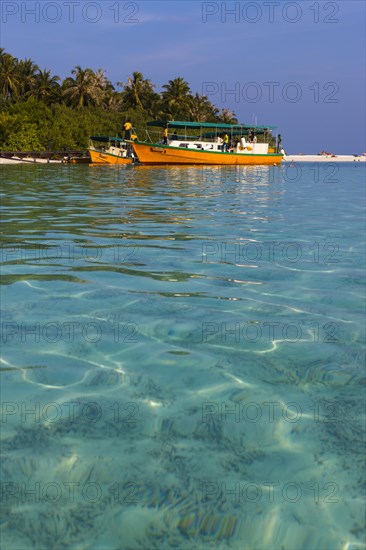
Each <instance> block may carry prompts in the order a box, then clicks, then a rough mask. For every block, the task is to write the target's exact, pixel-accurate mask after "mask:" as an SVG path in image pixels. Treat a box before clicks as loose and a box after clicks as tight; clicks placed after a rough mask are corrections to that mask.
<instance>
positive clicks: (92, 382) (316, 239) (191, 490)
mask: <svg viewBox="0 0 366 550" xmlns="http://www.w3.org/2000/svg"><path fill="white" fill-rule="evenodd" d="M0 174H1V176H0V177H1V181H2V220H3V228H2V246H1V255H2V261H3V267H2V273H3V276H2V287H1V289H2V293H1V310H2V325H1V327H2V334H1V336H2V353H1V400H2V404H1V412H2V417H1V421H2V423H1V435H2V469H1V489H2V512H1V513H2V518H1V524H2V535H1V547H2V548H3V549H7V550H8V549H9V550H10V549H14V550H20V549H29V548H34V549H37V550H38V549H47V550H49V549H66V548H67V549H69V548H70V549H98V550H99V549H100V550H102V549H103V550H106V549H108V550H109V549H113V550H114V549H115V550H117V549H152V548H159V549H170V548H179V549H184V550H187V549H208V548H210V549H211V548H219V549H223V548H233V549H251V550H252V549H258V550H272V549H285V550H297V549H298V550H302V549H309V550H313V549H324V550H328V549H332V550H333V549H344V550H346V549H347V550H358V549H364V548H365V538H364V533H365V523H364V517H365V506H364V489H365V477H364V474H365V467H364V452H365V447H364V442H365V371H364V367H365V363H364V355H363V350H364V328H365V326H364V321H365V317H364V313H365V311H364V286H363V285H364V281H363V277H364V268H365V265H364V247H365V223H364V222H365V217H364V216H365V213H364V204H365V200H364V199H365V197H364V191H365V189H364V180H365V169H364V167H363V166H361V165H354V164H344V165H343V164H338V165H332V164H329V165H316V164H308V165H306V164H302V165H301V164H300V165H294V166H288V167H286V166H285V167H273V168H264V167H260V168H259V167H258V168H245V167H243V168H240V169H236V168H225V169H223V168H216V167H214V168H212V167H204V168H202V167H201V168H199V167H183V168H177V167H159V168H155V167H152V168H148V167H120V168H118V167H104V166H103V167H99V168H98V167H89V166H63V165H62V166H61V165H58V166H47V165H42V166H40V165H35V166H30V165H24V166H23V165H18V166H1V172H0Z"/></svg>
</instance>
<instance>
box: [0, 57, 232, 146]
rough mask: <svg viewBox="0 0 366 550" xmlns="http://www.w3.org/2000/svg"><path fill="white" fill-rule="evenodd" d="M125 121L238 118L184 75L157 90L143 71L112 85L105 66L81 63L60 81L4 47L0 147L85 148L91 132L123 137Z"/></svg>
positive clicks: (0, 71) (139, 125)
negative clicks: (195, 89) (193, 88)
mask: <svg viewBox="0 0 366 550" xmlns="http://www.w3.org/2000/svg"><path fill="white" fill-rule="evenodd" d="M127 119H130V120H131V121H132V122H133V125H134V127H135V128H136V129H137V130H139V129H141V130H142V129H143V128H144V127H145V123H146V122H147V121H148V120H151V119H155V120H157V119H159V120H187V121H199V122H227V123H236V122H237V119H236V117H235V114H234V113H233V112H232V111H230V110H228V109H223V110H221V111H220V110H219V109H218V108H217V107H216V106H215V105H214V104H213V103H211V101H210V100H209V99H208V97H206V96H203V95H200V94H198V93H194V92H192V91H191V88H190V86H189V84H188V82H187V81H186V80H185V79H184V78H182V77H177V78H174V79H172V80H169V81H168V82H167V83H166V84H163V85H162V87H161V92H157V91H156V85H155V84H153V83H152V82H151V81H150V80H149V79H147V78H145V77H144V75H143V74H142V73H141V72H138V71H136V72H133V73H132V75H131V76H128V77H127V79H126V80H125V81H119V82H116V86H114V85H113V84H112V82H111V81H110V80H108V78H107V76H106V74H105V71H104V70H103V69H98V70H97V71H94V70H92V69H91V68H89V67H87V68H82V67H81V66H79V65H77V66H75V67H74V68H73V69H72V71H71V76H69V77H67V78H65V79H64V80H61V78H60V77H59V76H58V75H54V74H52V73H51V71H50V70H47V69H41V68H40V67H39V66H38V65H37V64H36V63H35V62H34V61H32V60H31V59H24V60H19V59H17V58H16V57H13V56H12V55H11V54H9V53H7V52H6V51H5V50H4V49H2V48H0V150H2V151H36V150H53V151H56V150H57V151H61V150H68V149H78V150H80V149H85V148H86V147H87V144H88V140H89V136H91V135H102V134H104V135H106V134H107V135H114V136H118V135H122V133H121V132H122V126H123V122H124V121H125V120H127ZM142 137H145V136H142Z"/></svg>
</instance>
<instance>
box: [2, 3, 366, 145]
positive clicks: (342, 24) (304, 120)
mask: <svg viewBox="0 0 366 550" xmlns="http://www.w3.org/2000/svg"><path fill="white" fill-rule="evenodd" d="M0 24H1V28H0V31H1V33H0V42H1V47H3V48H5V49H6V51H8V52H9V53H11V54H12V55H14V56H16V57H18V58H19V59H24V58H31V59H33V61H35V62H36V63H37V64H38V65H40V67H41V68H47V69H50V70H51V71H52V73H53V74H58V75H59V76H60V77H61V78H65V77H66V76H69V75H70V73H71V70H72V69H73V67H74V66H76V65H81V66H82V67H83V68H84V67H91V68H93V69H94V70H96V69H98V68H103V69H105V70H106V74H107V76H108V78H109V79H110V80H111V81H112V82H113V84H116V82H118V81H122V82H123V81H126V80H127V77H128V76H129V75H130V74H131V73H132V72H133V71H141V72H142V73H143V74H144V75H145V77H146V78H149V79H150V80H151V81H152V82H153V83H155V84H156V85H157V88H156V89H157V91H159V90H160V89H161V86H162V85H163V84H165V83H166V82H167V81H168V80H169V79H172V78H175V77H177V76H182V77H184V78H185V79H186V80H187V81H188V82H189V84H190V86H191V89H192V91H193V92H199V93H205V94H206V95H208V97H209V99H210V100H211V101H212V102H213V103H215V104H216V105H217V106H218V107H220V108H229V109H231V110H233V111H234V112H235V113H236V115H237V117H238V118H239V121H240V122H244V123H253V122H254V121H256V122H257V124H269V125H275V126H278V127H279V129H280V132H281V133H282V136H283V143H284V146H285V149H286V150H287V151H288V152H290V153H300V152H303V153H317V152H319V151H320V150H323V149H324V150H327V151H332V152H334V153H348V154H352V153H363V152H364V151H365V150H366V145H365V49H366V48H365V2H364V1H363V0H359V1H358V0H340V1H338V2H330V1H318V2H317V1H314V0H312V1H310V2H308V1H306V0H301V1H297V2H287V1H282V0H277V1H276V0H273V1H271V0H268V1H265V0H264V1H263V2H262V1H243V2H235V1H227V2H222V1H219V2H216V1H210V2H208V1H207V2H201V1H198V0H191V1H189V0H188V1H187V0H181V1H170V0H166V1H154V0H143V1H140V0H136V1H118V0H103V1H101V2H100V1H99V2H92V1H84V0H53V1H51V0H50V1H48V0H41V1H38V2H37V1H26V2H24V1H17V0H2V1H1V23H0Z"/></svg>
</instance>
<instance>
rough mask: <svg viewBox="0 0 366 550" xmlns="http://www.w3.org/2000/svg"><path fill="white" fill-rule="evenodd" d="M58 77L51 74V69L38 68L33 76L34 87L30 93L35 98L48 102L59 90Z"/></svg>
mask: <svg viewBox="0 0 366 550" xmlns="http://www.w3.org/2000/svg"><path fill="white" fill-rule="evenodd" d="M59 81H60V77H59V76H57V75H55V76H51V71H46V69H44V70H43V71H41V70H39V71H38V74H37V75H36V76H35V81H34V89H33V92H31V94H32V95H33V96H34V97H36V98H37V99H39V100H41V101H44V102H45V103H48V102H49V101H50V100H51V99H53V98H56V97H57V94H58V92H59V90H60V85H59Z"/></svg>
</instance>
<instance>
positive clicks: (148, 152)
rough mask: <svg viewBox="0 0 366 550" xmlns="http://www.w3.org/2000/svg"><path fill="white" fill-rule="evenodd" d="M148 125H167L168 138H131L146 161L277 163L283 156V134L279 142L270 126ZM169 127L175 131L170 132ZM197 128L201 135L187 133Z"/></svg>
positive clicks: (173, 162)
mask: <svg viewBox="0 0 366 550" xmlns="http://www.w3.org/2000/svg"><path fill="white" fill-rule="evenodd" d="M147 125H148V126H155V127H160V128H164V129H165V128H167V129H168V139H167V140H166V141H167V142H166V143H161V142H160V143H154V142H150V141H138V140H136V141H132V140H131V141H127V143H131V145H132V147H133V149H134V152H135V154H136V156H137V157H138V159H139V161H140V162H141V163H142V164H206V165H225V166H235V165H260V164H266V165H275V164H280V163H281V161H282V158H283V154H282V153H281V152H278V149H279V148H280V147H279V145H280V143H281V141H280V136H279V140H278V142H277V145H276V139H275V138H274V137H273V136H272V131H273V130H274V127H270V126H245V125H243V124H220V123H211V122H206V123H205V122H180V121H170V122H160V121H153V122H148V123H147ZM169 129H171V130H172V129H174V130H175V133H174V134H173V135H172V134H170V136H169ZM177 130H179V132H180V135H178V134H177V132H176V131H177ZM206 130H210V131H209V132H207V131H206ZM197 131H199V134H198V135H191V136H189V135H187V132H191V133H193V132H195V133H197ZM183 132H184V133H183ZM221 136H222V138H221ZM226 144H227V147H226Z"/></svg>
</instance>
